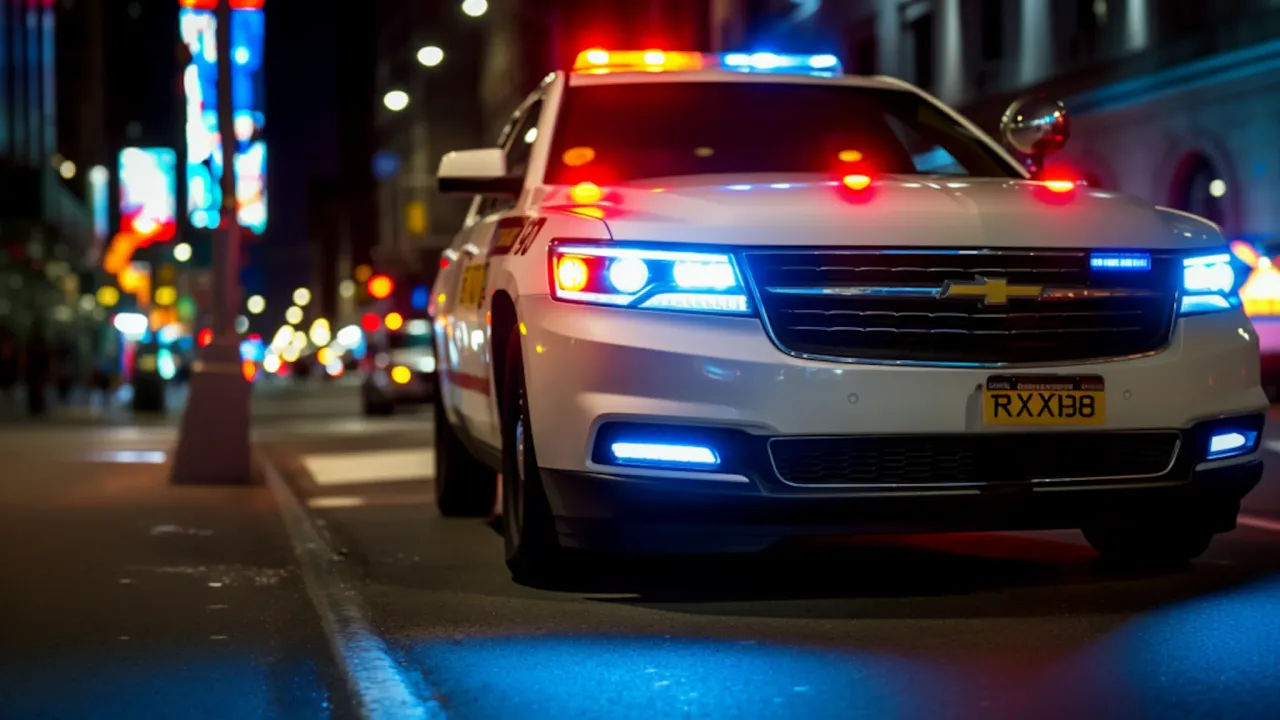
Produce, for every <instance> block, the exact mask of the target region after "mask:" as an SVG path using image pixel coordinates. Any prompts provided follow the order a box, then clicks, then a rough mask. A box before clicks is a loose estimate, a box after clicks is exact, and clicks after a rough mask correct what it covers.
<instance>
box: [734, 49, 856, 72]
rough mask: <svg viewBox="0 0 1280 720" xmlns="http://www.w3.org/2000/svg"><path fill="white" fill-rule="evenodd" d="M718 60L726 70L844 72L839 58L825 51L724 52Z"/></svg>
mask: <svg viewBox="0 0 1280 720" xmlns="http://www.w3.org/2000/svg"><path fill="white" fill-rule="evenodd" d="M719 60H720V64H721V66H722V67H724V68H725V69H726V70H737V71H738V72H766V73H792V74H794V73H804V74H809V75H822V76H831V77H834V76H836V75H842V74H844V68H843V67H841V65H840V58H838V57H836V56H835V55H831V54H827V53H823V54H821V55H789V54H786V55H784V54H781V53H771V52H758V53H726V54H724V55H721V56H719Z"/></svg>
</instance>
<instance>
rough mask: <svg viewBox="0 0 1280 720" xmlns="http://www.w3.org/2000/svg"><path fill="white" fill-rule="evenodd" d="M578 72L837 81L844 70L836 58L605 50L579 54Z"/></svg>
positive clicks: (576, 68)
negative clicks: (712, 73) (715, 73)
mask: <svg viewBox="0 0 1280 720" xmlns="http://www.w3.org/2000/svg"><path fill="white" fill-rule="evenodd" d="M573 70H574V72H580V73H591V74H603V73H610V72H679V71H682V70H683V71H691V70H733V71H737V72H749V73H790V74H796V73H800V74H806V75H821V76H824V77H835V76H837V75H842V74H843V73H844V69H843V68H842V67H841V65H840V59H839V58H837V57H836V56H835V55H827V54H824V55H783V54H779V53H771V52H758V53H720V54H715V53H699V52H673V51H668V50H605V49H602V48H593V49H591V50H583V51H582V52H581V53H579V54H578V59H577V61H576V62H575V63H574V64H573Z"/></svg>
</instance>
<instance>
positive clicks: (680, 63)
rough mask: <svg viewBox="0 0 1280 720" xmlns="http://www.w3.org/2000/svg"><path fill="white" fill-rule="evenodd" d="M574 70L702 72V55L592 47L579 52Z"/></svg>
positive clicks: (589, 71)
mask: <svg viewBox="0 0 1280 720" xmlns="http://www.w3.org/2000/svg"><path fill="white" fill-rule="evenodd" d="M573 69H574V71H575V72H587V73H607V72H669V71H673V70H701V69H702V53H697V52H671V51H669V50H605V49H603V48H592V49H590V50H583V51H582V52H580V53H578V59H577V61H576V62H574V64H573Z"/></svg>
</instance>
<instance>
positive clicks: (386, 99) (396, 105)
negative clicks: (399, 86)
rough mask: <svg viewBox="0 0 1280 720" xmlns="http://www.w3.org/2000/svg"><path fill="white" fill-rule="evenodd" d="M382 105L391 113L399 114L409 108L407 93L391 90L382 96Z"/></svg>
mask: <svg viewBox="0 0 1280 720" xmlns="http://www.w3.org/2000/svg"><path fill="white" fill-rule="evenodd" d="M382 104H383V105H386V106H387V109H388V110H390V111H391V112H400V111H401V110H404V109H405V108H407V107H409V93H407V92H405V91H403V90H391V91H389V92H388V93H387V94H386V95H383V96H382Z"/></svg>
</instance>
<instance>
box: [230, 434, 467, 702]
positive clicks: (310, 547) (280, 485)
mask: <svg viewBox="0 0 1280 720" xmlns="http://www.w3.org/2000/svg"><path fill="white" fill-rule="evenodd" d="M255 455H256V457H257V464H258V466H259V467H261V468H262V475H263V477H264V478H265V480H266V485H267V487H268V488H270V490H271V494H272V496H274V498H275V500H276V503H277V504H278V505H279V506H280V515H281V517H282V519H283V521H284V525H285V529H286V530H287V531H288V533H289V539H290V541H291V544H292V545H293V551H294V555H295V556H296V557H297V560H298V567H299V569H300V570H301V573H302V579H303V582H304V584H305V585H306V588H307V595H308V596H310V598H311V602H312V604H313V605H314V606H315V609H316V612H317V613H319V615H320V620H321V622H322V623H323V625H324V634H325V638H326V639H327V640H328V642H329V649H330V651H331V652H332V653H333V657H334V659H335V660H336V661H337V663H338V669H339V671H340V672H341V674H342V676H343V679H344V680H345V681H346V685H347V691H348V692H349V693H350V696H351V703H352V705H353V706H354V709H355V712H356V716H357V717H359V718H361V719H362V720H393V719H395V720H399V719H401V718H423V719H430V720H443V718H444V717H445V713H444V709H443V708H442V707H441V706H440V703H438V702H436V701H435V700H433V699H428V697H427V694H426V692H425V690H426V688H423V687H421V686H422V685H423V681H422V680H421V679H420V678H418V677H417V676H416V675H414V676H412V677H411V676H410V675H408V674H406V673H405V672H404V671H403V669H402V668H401V666H400V664H399V663H398V662H396V660H395V658H394V657H393V655H392V653H391V650H390V649H389V648H388V647H387V645H386V643H385V642H383V640H382V638H381V637H379V636H378V634H377V632H375V631H374V629H373V626H372V625H371V624H370V623H369V620H368V612H367V610H366V609H365V606H364V602H363V601H362V600H361V599H360V594H359V592H358V591H357V590H356V589H355V587H356V585H355V583H354V582H352V579H351V578H350V576H349V573H348V572H347V571H346V569H345V568H343V567H342V566H341V565H340V564H339V563H338V562H335V560H334V553H333V551H332V550H331V549H330V548H329V545H328V543H326V542H325V540H324V537H323V536H322V535H321V533H320V531H319V530H318V529H317V528H316V526H315V523H314V521H313V520H312V519H311V516H310V514H309V513H308V512H307V511H306V510H305V509H304V508H303V507H302V503H301V502H299V500H298V498H297V496H296V495H294V493H293V490H292V489H291V488H290V487H289V486H288V483H286V482H285V480H284V478H283V477H282V476H281V475H280V472H279V471H278V470H277V469H276V468H275V466H274V465H272V464H271V463H270V461H268V460H267V459H266V458H265V457H263V456H262V454H261V453H255Z"/></svg>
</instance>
